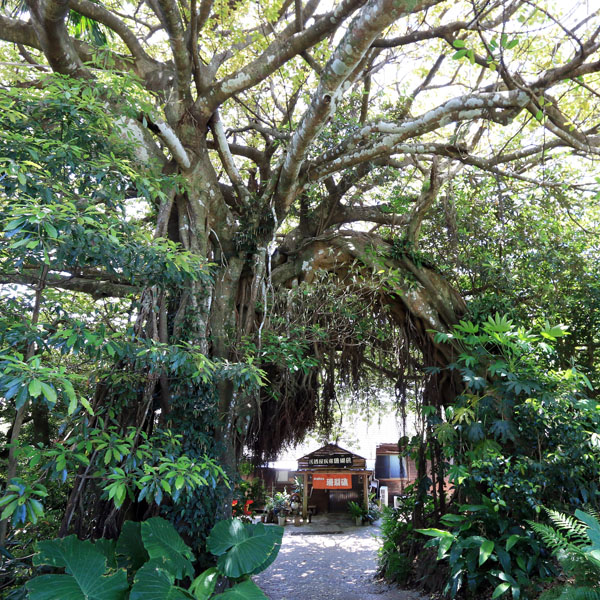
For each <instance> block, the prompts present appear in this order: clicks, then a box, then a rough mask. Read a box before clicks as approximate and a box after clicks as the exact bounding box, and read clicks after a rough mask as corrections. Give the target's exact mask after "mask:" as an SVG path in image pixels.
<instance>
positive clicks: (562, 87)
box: [0, 0, 600, 535]
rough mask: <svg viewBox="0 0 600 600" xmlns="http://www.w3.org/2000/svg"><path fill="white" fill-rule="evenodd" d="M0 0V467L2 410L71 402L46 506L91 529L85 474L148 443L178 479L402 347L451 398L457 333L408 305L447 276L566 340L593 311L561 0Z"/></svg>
mask: <svg viewBox="0 0 600 600" xmlns="http://www.w3.org/2000/svg"><path fill="white" fill-rule="evenodd" d="M2 6H3V9H2V10H3V12H2V13H1V14H0V39H2V40H3V43H2V44H1V45H0V68H1V71H0V72H1V81H2V89H1V95H0V101H1V102H2V107H3V109H4V110H3V112H2V116H1V117H0V118H1V119H2V121H3V133H2V134H1V136H0V148H1V149H2V151H1V152H0V161H1V169H2V180H1V182H0V183H1V185H2V192H1V193H2V196H1V207H0V210H1V218H2V230H3V236H2V238H1V239H0V252H1V254H0V261H1V262H0V267H1V268H0V281H1V282H2V284H3V287H2V289H3V293H4V296H5V298H6V304H5V309H4V313H5V316H6V319H5V322H4V325H3V327H4V330H3V332H2V335H3V338H2V347H3V349H4V350H3V351H4V354H5V356H3V360H4V361H5V362H4V363H3V365H4V366H3V369H4V371H3V373H4V375H3V380H2V386H3V388H2V389H3V393H4V397H5V404H4V405H3V408H4V409H5V411H6V414H7V415H9V417H10V420H11V422H12V425H11V428H10V431H9V440H8V441H9V442H11V443H12V445H11V446H10V449H9V451H8V453H7V460H8V465H9V468H8V475H9V477H8V478H9V479H10V478H12V477H14V476H15V475H16V474H17V470H18V469H17V466H18V464H17V463H18V460H19V456H21V458H22V457H23V452H25V454H26V452H27V450H23V447H25V448H31V446H28V444H27V443H22V442H23V436H22V435H21V432H22V429H23V423H27V422H28V421H29V420H30V419H31V420H32V421H33V423H34V425H35V431H34V435H35V438H36V441H39V442H41V443H42V444H47V443H48V441H49V435H50V434H49V427H50V424H51V422H52V412H53V411H55V410H61V411H63V413H64V414H66V415H67V417H69V418H71V417H72V421H73V423H72V429H69V428H68V427H67V428H66V429H64V428H63V429H62V430H61V431H60V433H58V434H57V437H58V438H60V439H61V440H63V442H64V443H65V445H64V453H63V455H64V456H66V457H67V458H68V460H69V461H71V462H69V463H68V464H67V458H65V459H64V460H59V457H58V456H57V457H54V458H53V460H54V463H53V465H54V466H53V467H52V469H54V471H53V472H55V476H56V477H64V478H65V479H66V478H67V477H72V478H74V481H75V483H74V484H73V486H72V488H71V489H72V491H71V497H70V499H69V502H68V505H67V508H66V511H65V513H64V516H63V523H62V531H63V533H65V532H66V531H69V530H72V529H74V524H75V523H76V522H77V523H78V525H77V527H79V528H80V529H78V532H79V533H81V534H85V533H89V534H93V535H102V534H104V533H106V532H110V531H113V530H114V531H116V530H118V528H119V527H120V523H122V522H123V519H124V515H123V511H120V512H119V511H114V510H113V509H112V508H111V507H112V505H111V503H110V501H111V500H112V499H113V498H114V497H116V498H117V500H118V502H117V504H118V507H120V506H122V505H123V503H124V502H126V503H132V504H133V505H137V506H138V507H139V502H140V500H144V498H145V499H146V500H148V499H150V498H154V499H156V497H157V495H160V496H162V494H163V493H164V492H165V491H168V490H165V488H164V486H162V487H161V483H160V479H161V474H162V473H164V472H165V470H168V469H171V470H169V471H168V472H169V473H172V481H173V487H174V488H176V489H173V490H171V489H170V488H171V484H168V486H169V490H170V492H169V493H171V492H172V494H171V495H172V496H173V497H174V498H176V499H177V498H178V494H177V492H178V491H179V490H181V489H183V488H184V486H189V490H188V491H189V492H190V496H189V497H190V498H192V497H193V494H192V493H191V491H192V489H196V487H197V486H200V487H202V486H204V485H207V484H208V483H209V480H211V481H213V482H216V481H217V480H219V478H220V477H221V476H222V472H221V471H220V470H219V469H220V467H217V465H216V464H214V463H213V457H218V458H219V459H220V462H221V464H222V465H223V466H224V467H225V468H226V470H227V469H228V470H229V471H230V472H233V471H235V465H236V461H237V460H238V459H239V457H240V456H241V454H242V452H243V451H244V448H250V449H252V450H253V452H254V453H255V455H256V456H257V457H258V458H259V459H265V458H268V457H271V456H273V455H274V454H275V453H276V452H277V451H278V450H279V449H280V448H281V447H282V446H283V445H285V444H286V443H290V442H293V441H296V440H298V439H300V438H301V437H302V436H303V435H304V433H305V432H306V431H307V430H308V429H309V428H310V427H312V426H314V425H315V423H316V422H321V423H324V424H327V422H328V420H330V419H331V415H332V411H333V407H334V400H335V387H336V384H337V383H338V382H339V381H340V379H345V380H347V381H354V382H357V381H359V379H360V377H362V376H364V375H365V373H374V374H375V373H376V374H379V375H382V376H385V377H387V378H388V379H390V380H391V381H393V382H394V384H395V386H396V388H397V389H398V395H399V397H400V398H401V397H403V394H404V390H406V388H407V386H408V385H409V384H411V385H412V383H411V382H413V381H414V377H415V373H416V372H419V373H420V374H421V375H422V377H424V381H425V382H426V383H425V388H424V389H425V391H424V392H423V393H425V394H426V395H427V396H428V397H429V398H434V397H435V398H436V400H435V402H434V401H432V404H437V405H438V406H441V405H444V404H449V403H451V402H452V400H453V398H454V397H455V396H456V393H457V390H458V388H460V386H461V385H462V384H461V382H460V380H457V378H456V377H455V376H454V375H452V374H450V375H449V374H448V372H446V371H443V370H441V369H438V371H436V372H433V371H429V372H426V371H425V368H426V367H442V366H444V365H445V364H446V363H447V362H448V361H450V360H452V359H453V358H454V357H455V352H456V348H454V347H453V346H452V345H449V344H444V343H440V341H439V339H438V338H436V337H435V334H434V333H433V332H434V331H442V332H447V331H449V328H450V327H451V326H452V325H453V324H455V323H456V322H457V321H458V319H459V318H460V317H461V316H462V315H463V314H464V312H465V310H466V304H465V301H464V297H466V298H467V299H469V300H471V299H473V300H474V301H475V302H474V303H473V306H475V304H476V302H479V309H478V310H480V312H481V314H483V313H485V312H486V311H487V312H489V311H490V310H491V311H495V310H497V309H499V308H502V307H501V304H502V302H505V300H504V299H502V298H499V297H498V296H500V295H501V294H499V292H502V293H505V297H506V298H509V300H508V303H510V304H511V308H514V310H515V314H517V313H518V315H519V316H520V317H523V318H537V317H540V318H542V317H543V316H544V315H546V316H547V317H548V318H550V317H554V316H558V317H559V318H561V317H562V316H570V317H573V319H572V320H573V323H574V325H575V326H576V327H579V328H580V329H581V331H582V332H585V335H586V336H587V338H588V339H587V341H586V342H585V350H584V349H582V348H581V345H582V344H580V346H577V348H575V347H574V348H573V352H578V353H580V354H583V353H584V352H587V353H588V356H587V364H588V366H589V367H592V366H593V363H594V360H595V356H596V353H597V348H598V339H597V335H596V334H595V333H592V331H593V329H594V323H595V321H594V322H593V323H592V320H591V319H593V318H592V317H589V316H584V315H582V314H580V313H578V314H577V315H573V312H574V311H578V310H579V309H580V308H581V307H586V308H587V307H591V306H592V305H593V306H596V305H597V302H598V297H599V296H598V286H597V283H594V281H595V276H596V274H597V265H596V263H595V261H594V260H593V256H594V250H595V244H594V242H593V241H590V240H592V239H594V238H593V237H592V236H590V235H589V231H591V230H595V228H596V227H597V217H598V214H597V196H596V193H597V192H596V190H597V185H598V181H597V179H596V170H597V169H596V167H595V155H596V154H597V153H598V150H599V148H600V145H599V143H600V136H599V132H598V123H599V122H600V121H599V118H598V117H599V116H600V115H599V114H598V110H599V109H598V106H599V105H598V102H597V96H598V91H597V89H596V88H597V79H598V72H599V71H600V55H599V49H600V39H599V36H600V14H599V11H595V12H591V11H590V10H589V6H588V4H587V3H586V2H579V3H573V4H570V5H568V6H565V5H563V4H561V3H559V2H541V1H537V0H474V1H472V2H466V1H465V2H449V1H444V0H339V1H335V2H325V1H320V0H308V1H306V2H303V1H302V0H294V1H293V2H292V1H291V0H283V1H281V0H275V1H272V2H271V1H266V2H253V1H250V0H247V1H244V0H240V1H237V2H236V1H227V2H226V1H224V0H223V1H222V0H201V1H200V2H197V0H189V1H188V0H183V1H181V2H175V1H174V0H148V1H146V2H139V3H137V2H125V3H123V2H112V1H106V2H98V3H96V2H91V1H89V0H43V1H42V0H38V1H35V0H30V1H26V2H24V3H21V2H14V3H11V2H4V3H3V4H2ZM567 230H568V233H567V234H566V235H564V232H565V231H567ZM582 232H583V233H582ZM586 232H587V233H586ZM557 241H560V242H561V244H562V245H561V246H560V247H557ZM553 260H554V261H555V264H552V263H553ZM565 260H567V261H572V263H573V269H572V270H571V271H569V269H565V268H564V264H565V262H564V261H565ZM575 270H582V271H583V272H584V276H583V278H579V277H577V278H574V276H573V272H574V271H575ZM534 272H536V273H537V277H534V275H533V273H534ZM534 279H535V281H532V280H534ZM542 280H543V281H542ZM22 286H26V287H25V288H23V287H22ZM567 288H569V289H570V292H569V294H568V296H565V297H564V298H563V299H562V301H561V304H560V307H559V308H556V306H555V305H553V304H552V300H553V298H554V297H555V296H556V294H557V293H558V292H557V290H561V291H562V290H565V289H567ZM24 290H28V291H24ZM590 290H593V294H590ZM553 306H554V308H553ZM552 311H554V314H548V313H550V312H552ZM23 315H26V318H25V319H24V320H23ZM594 318H595V317H594ZM563 320H566V319H563ZM21 321H22V322H21ZM9 346H12V347H13V348H18V349H19V350H18V352H19V354H18V355H16V357H15V356H14V355H9V353H8V352H6V351H5V350H6V349H7V348H9ZM566 355H567V353H565V356H566ZM61 369H62V370H61ZM36 382H37V383H36ZM61 403H62V404H64V407H63V406H62V404H61ZM61 414H62V413H61ZM68 422H70V421H68ZM65 431H66V432H67V434H65ZM75 431H77V432H78V435H80V436H81V438H78V439H77V443H76V444H72V443H67V442H66V440H67V439H69V436H71V435H74V434H73V432H75ZM89 431H93V432H94V436H96V438H97V439H98V441H97V443H96V445H95V446H94V445H93V444H92V445H90V446H86V444H87V443H88V442H87V441H86V439H85V438H86V436H87V435H88V433H89ZM182 435H184V438H183V439H182V438H181V437H178V436H182ZM128 436H129V437H128ZM144 436H146V437H144ZM152 436H158V438H160V439H158V438H153V437H152ZM101 438H105V439H104V441H103V440H102V439H101ZM148 440H151V441H148ZM77 444H81V446H78V445H77ZM102 444H104V445H102ZM140 448H141V450H140ZM135 449H138V450H139V451H140V452H142V455H141V456H146V457H147V456H153V460H154V461H155V462H154V463H151V464H152V466H153V468H154V467H155V469H154V470H153V471H152V472H149V471H147V470H146V471H144V470H143V468H142V467H140V465H139V464H137V463H135V460H134V463H135V464H134V463H131V462H129V463H128V462H127V460H128V458H127V457H128V456H129V458H131V456H132V455H131V454H130V453H131V452H132V451H133V450H135ZM157 449H158V450H157ZM19 452H21V454H20V455H19ZM144 452H147V453H149V455H145V454H143V453H144ZM194 453H195V454H194ZM78 454H79V455H80V456H79V457H78V456H77V455H78ZM67 455H68V456H67ZM190 456H192V458H193V459H194V460H196V459H197V460H201V461H202V464H201V465H200V464H199V463H194V464H197V465H198V471H197V472H195V471H194V470H193V469H189V463H188V462H186V460H191V459H190ZM140 460H141V458H140ZM165 461H167V462H168V464H169V466H168V467H164V469H163V470H160V469H161V468H162V467H161V466H160V465H161V464H167V462H165ZM169 461H170V462H169ZM98 464H103V465H104V467H106V468H107V469H113V471H112V472H109V470H107V471H106V472H105V473H104V472H103V471H102V469H103V468H104V467H102V469H99V470H98V471H97V472H98V473H100V475H99V477H100V479H102V478H103V479H102V481H103V483H102V485H100V486H98V484H97V482H96V483H94V481H93V478H90V477H88V474H89V473H90V471H91V470H93V469H95V468H98V467H97V465H98ZM90 465H94V466H90ZM173 465H176V466H173ZM59 467H61V468H59ZM67 467H68V468H67ZM140 469H142V471H140ZM119 470H120V471H119ZM63 473H64V475H63ZM184 473H186V475H185V477H184ZM109 475H110V477H111V478H112V479H111V478H109V479H107V478H108V477H109ZM188 475H189V476H188ZM193 476H194V477H196V479H194V477H193ZM180 477H183V479H180ZM186 477H187V479H186ZM144 478H147V479H144ZM134 482H136V483H134ZM149 482H150V483H149ZM136 486H137V487H136ZM152 486H153V487H152ZM30 489H31V491H30V492H28V493H29V494H30V495H31V494H33V493H34V488H30ZM144 490H146V491H145V492H144ZM103 494H104V495H103ZM141 494H143V496H142V497H141V498H140V495H141ZM84 497H86V498H88V500H89V501H90V505H89V506H90V507H91V506H94V508H93V509H92V508H88V512H87V513H86V510H84V509H83V508H82V506H83V504H82V498H84ZM196 500H197V498H196ZM196 500H189V504H188V506H187V509H186V510H188V511H191V512H188V513H187V514H186V518H187V519H188V522H189V519H191V517H190V514H192V513H193V511H194V510H195V511H196V513H193V514H194V515H195V517H194V518H199V517H198V515H199V514H200V513H201V512H202V511H203V510H205V509H203V508H201V507H200V504H201V503H199V502H196ZM217 501H218V500H217V499H216V498H215V502H217ZM159 502H160V499H159ZM194 502H196V504H195V505H194V506H195V508H191V504H193V503H194ZM136 503H137V504H136ZM23 506H25V504H23ZM31 506H32V510H34V507H35V504H31ZM174 510H175V509H174ZM94 511H96V513H97V514H102V515H103V516H102V518H101V519H99V520H98V523H97V524H95V525H91V524H90V518H89V516H90V513H92V512H94ZM202 514H205V513H202ZM75 515H78V516H77V517H76V516H75ZM73 519H75V520H73ZM75 528H76V527H75ZM111 528H113V529H111ZM92 529H94V530H95V531H91V530H92ZM114 531H113V532H114Z"/></svg>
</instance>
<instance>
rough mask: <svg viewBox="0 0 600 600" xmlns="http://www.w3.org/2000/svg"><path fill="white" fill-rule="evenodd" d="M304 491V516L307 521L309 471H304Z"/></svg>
mask: <svg viewBox="0 0 600 600" xmlns="http://www.w3.org/2000/svg"><path fill="white" fill-rule="evenodd" d="M302 491H303V494H302V518H303V519H304V520H305V521H306V517H307V516H308V473H304V488H303V490H302Z"/></svg>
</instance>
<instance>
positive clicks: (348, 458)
mask: <svg viewBox="0 0 600 600" xmlns="http://www.w3.org/2000/svg"><path fill="white" fill-rule="evenodd" d="M339 465H346V466H351V465H352V455H351V454H326V455H323V456H311V457H310V458H309V459H308V466H309V467H329V466H332V467H335V466H339Z"/></svg>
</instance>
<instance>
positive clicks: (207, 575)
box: [189, 567, 219, 600]
mask: <svg viewBox="0 0 600 600" xmlns="http://www.w3.org/2000/svg"><path fill="white" fill-rule="evenodd" d="M218 579H219V570H218V569H217V568H216V567H212V568H210V569H206V571H204V573H201V574H200V575H198V577H196V579H194V581H192V585H190V589H189V592H190V594H192V595H193V596H194V598H195V599H196V600H209V598H210V597H211V596H212V594H213V593H214V591H215V586H216V585H217V580H218Z"/></svg>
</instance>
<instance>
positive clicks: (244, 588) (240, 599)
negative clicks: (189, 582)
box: [214, 579, 269, 600]
mask: <svg viewBox="0 0 600 600" xmlns="http://www.w3.org/2000/svg"><path fill="white" fill-rule="evenodd" d="M214 600H269V599H268V598H267V596H265V594H264V593H263V591H262V590H261V589H260V588H259V587H258V586H257V585H256V584H255V583H254V581H252V580H250V579H248V580H246V581H242V583H238V584H237V585H234V586H233V587H232V588H230V589H228V590H226V591H225V592H223V593H222V594H217V595H216V596H215V597H214Z"/></svg>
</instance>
